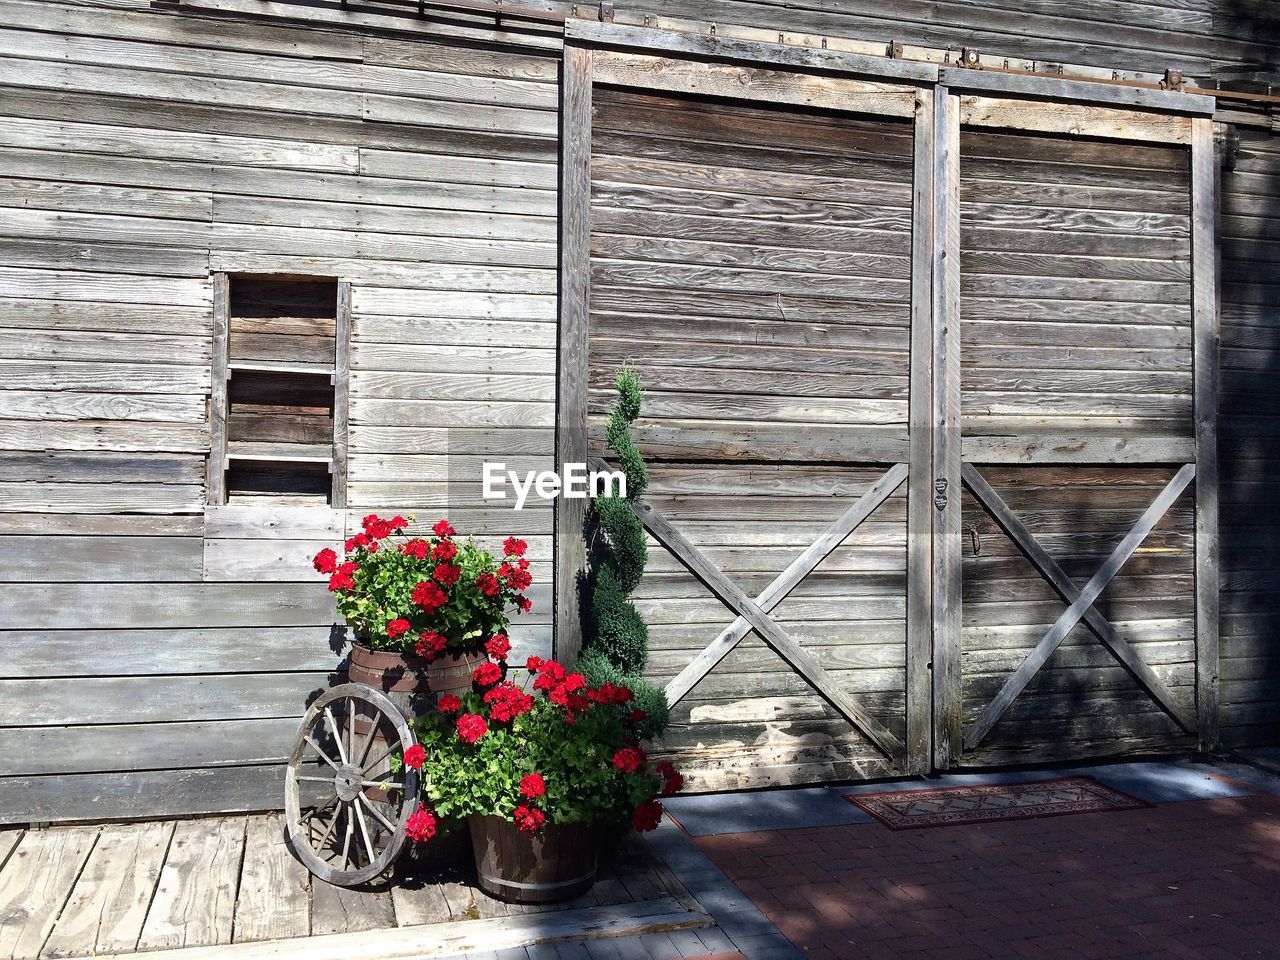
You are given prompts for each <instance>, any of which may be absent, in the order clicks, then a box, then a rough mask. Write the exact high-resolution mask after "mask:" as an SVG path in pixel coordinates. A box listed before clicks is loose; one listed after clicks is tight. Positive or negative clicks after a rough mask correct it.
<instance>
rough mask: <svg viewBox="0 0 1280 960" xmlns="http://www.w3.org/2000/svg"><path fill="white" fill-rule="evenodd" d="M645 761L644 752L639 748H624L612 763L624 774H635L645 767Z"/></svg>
mask: <svg viewBox="0 0 1280 960" xmlns="http://www.w3.org/2000/svg"><path fill="white" fill-rule="evenodd" d="M644 759H645V757H644V751H643V750H641V749H640V748H639V747H623V748H622V749H621V750H619V751H618V752H617V753H615V754H614V755H613V760H612V761H610V762H611V763H612V764H613V765H614V766H615V767H617V768H618V769H619V770H621V771H622V772H623V773H635V772H636V771H637V770H639V769H640V768H641V767H642V766H644Z"/></svg>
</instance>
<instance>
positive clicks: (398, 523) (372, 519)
mask: <svg viewBox="0 0 1280 960" xmlns="http://www.w3.org/2000/svg"><path fill="white" fill-rule="evenodd" d="M408 525H409V521H408V520H406V519H405V518H404V517H400V516H396V517H392V518H391V519H390V520H384V519H382V517H380V516H378V515H377V514H376V513H371V514H369V515H368V516H367V517H365V518H364V519H363V520H361V521H360V526H361V527H363V528H364V532H365V534H366V535H367V536H368V537H369V538H371V539H372V540H385V539H386V538H387V537H389V536H391V535H392V534H395V533H399V532H400V531H402V530H403V529H404V528H405V527H407V526H408Z"/></svg>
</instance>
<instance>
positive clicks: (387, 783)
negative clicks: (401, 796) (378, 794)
mask: <svg viewBox="0 0 1280 960" xmlns="http://www.w3.org/2000/svg"><path fill="white" fill-rule="evenodd" d="M360 785H361V786H362V787H382V788H384V789H387V790H404V784H403V783H396V782H395V781H394V780H361V781H360Z"/></svg>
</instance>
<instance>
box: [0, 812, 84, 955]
mask: <svg viewBox="0 0 1280 960" xmlns="http://www.w3.org/2000/svg"><path fill="white" fill-rule="evenodd" d="M97 839H98V828H97V827H65V828H62V829H57V830H30V831H28V832H27V833H25V834H24V835H23V836H22V839H21V840H19V841H18V845H17V847H16V848H15V849H14V851H13V852H12V853H11V854H10V855H9V859H8V860H7V861H6V862H5V865H4V870H3V871H2V872H0V916H3V917H4V923H0V957H7V958H10V960H30V958H32V957H36V956H38V955H39V953H40V950H41V949H42V948H43V947H44V943H45V940H47V939H48V937H49V934H50V933H51V932H52V930H53V927H54V924H55V923H56V922H57V920H58V916H59V915H60V914H61V913H62V908H63V907H64V906H65V905H66V903H67V899H68V898H69V897H70V896H71V889H72V887H73V886H74V885H75V882H76V878H77V877H79V876H80V871H81V869H83V867H84V863H85V860H86V859H87V858H88V856H89V851H91V850H92V849H93V845H94V842H95V841H96V840H97Z"/></svg>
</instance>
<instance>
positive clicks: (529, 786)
mask: <svg viewBox="0 0 1280 960" xmlns="http://www.w3.org/2000/svg"><path fill="white" fill-rule="evenodd" d="M546 792H547V784H546V782H545V781H544V780H543V779H542V774H540V773H527V774H525V775H524V776H523V777H522V778H521V779H520V795H521V796H524V797H528V798H529V799H530V800H537V799H538V798H539V797H540V796H542V795H543V794H544V793H546Z"/></svg>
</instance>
